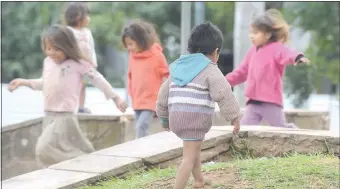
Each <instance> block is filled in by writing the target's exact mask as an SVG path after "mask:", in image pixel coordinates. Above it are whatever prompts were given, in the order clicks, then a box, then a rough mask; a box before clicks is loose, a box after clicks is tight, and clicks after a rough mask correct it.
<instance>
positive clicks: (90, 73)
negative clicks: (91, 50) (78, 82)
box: [80, 62, 127, 112]
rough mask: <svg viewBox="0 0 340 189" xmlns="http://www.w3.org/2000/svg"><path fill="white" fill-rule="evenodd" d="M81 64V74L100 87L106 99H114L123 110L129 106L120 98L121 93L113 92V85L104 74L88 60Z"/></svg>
mask: <svg viewBox="0 0 340 189" xmlns="http://www.w3.org/2000/svg"><path fill="white" fill-rule="evenodd" d="M81 64H82V65H80V66H81V74H82V75H83V76H84V77H85V78H86V79H87V80H88V81H89V83H91V84H92V85H93V86H95V87H97V88H98V89H100V90H101V91H102V92H103V93H104V94H105V97H106V99H112V100H113V101H114V102H115V104H116V106H117V108H118V109H119V110H120V111H121V112H125V110H126V108H127V104H126V102H125V101H124V100H123V99H122V98H120V97H119V95H117V94H116V93H115V92H113V88H112V86H111V85H110V83H109V82H108V81H107V80H106V79H105V78H104V77H103V75H102V74H100V73H99V72H98V71H97V70H95V69H94V68H93V67H92V66H90V65H89V64H88V63H87V62H85V63H84V62H82V63H81Z"/></svg>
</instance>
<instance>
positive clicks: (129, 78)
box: [128, 66, 133, 97]
mask: <svg viewBox="0 0 340 189" xmlns="http://www.w3.org/2000/svg"><path fill="white" fill-rule="evenodd" d="M131 82H132V73H131V67H130V66H129V68H128V92H129V94H130V96H131V97H132V96H133V95H132V83H131Z"/></svg>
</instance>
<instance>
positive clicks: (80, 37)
mask: <svg viewBox="0 0 340 189" xmlns="http://www.w3.org/2000/svg"><path fill="white" fill-rule="evenodd" d="M89 13H90V11H89V8H88V6H87V4H86V3H84V2H71V3H69V4H68V6H67V8H66V11H65V15H64V17H65V21H66V24H67V26H68V28H69V29H71V31H72V32H73V34H74V36H75V38H76V40H77V42H78V45H79V47H80V50H81V52H82V53H83V56H84V57H86V58H87V60H89V61H90V63H91V64H92V66H93V67H94V68H97V67H98V64H97V56H96V51H95V48H94V40H93V36H92V33H91V30H90V29H88V28H87V26H88V25H89V23H90V15H89ZM85 88H86V82H85V80H84V81H83V84H82V86H81V90H80V98H79V110H78V112H79V113H91V111H90V109H88V108H85V107H84V104H85V96H86V94H85V92H86V89H85Z"/></svg>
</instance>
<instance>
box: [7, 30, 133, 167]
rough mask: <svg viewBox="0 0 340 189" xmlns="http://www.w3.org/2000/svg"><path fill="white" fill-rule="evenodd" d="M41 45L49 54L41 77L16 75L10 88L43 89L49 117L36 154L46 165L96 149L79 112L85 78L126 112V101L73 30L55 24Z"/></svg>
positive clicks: (46, 111) (44, 123)
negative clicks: (86, 55)
mask: <svg viewBox="0 0 340 189" xmlns="http://www.w3.org/2000/svg"><path fill="white" fill-rule="evenodd" d="M41 46H42V49H43V51H44V53H45V54H46V56H47V57H46V58H45V59H44V63H43V73H42V77H41V78H40V79H21V78H19V79H14V80H13V81H11V82H10V83H9V85H8V90H9V91H11V92H12V91H14V90H16V89H17V88H18V87H20V86H26V87H29V88H31V89H33V90H42V92H43V96H44V110H45V117H44V120H43V131H42V134H41V136H40V137H39V139H38V141H37V145H36V157H37V160H38V162H40V163H42V164H43V166H49V165H51V164H55V163H58V162H60V161H64V160H67V159H71V158H74V157H77V156H80V155H83V154H86V153H90V152H93V151H94V148H93V146H92V144H91V142H90V141H89V140H88V139H87V138H86V137H85V136H84V134H83V133H82V132H81V130H80V127H79V123H78V119H77V116H76V115H75V112H76V111H77V108H78V102H79V94H80V89H81V85H82V79H83V78H84V77H87V78H88V79H89V81H90V82H91V83H92V84H93V85H94V86H96V87H97V88H99V89H100V90H101V91H102V92H103V93H104V94H105V96H106V98H107V99H112V100H113V101H114V102H115V104H116V105H117V107H118V109H119V110H120V111H122V112H124V111H125V109H126V107H127V105H126V103H125V102H124V101H123V100H122V99H121V98H120V97H119V96H118V95H117V94H115V93H114V92H113V91H112V87H111V85H110V84H109V83H108V82H107V81H106V79H105V78H104V77H103V76H102V75H101V74H100V73H99V72H97V71H96V70H95V69H94V68H93V66H92V65H91V63H90V62H89V61H87V60H86V58H83V56H82V53H81V51H80V49H79V47H78V45H77V42H76V39H75V37H74V35H73V33H72V31H71V30H69V29H68V28H67V27H66V26H61V25H54V26H51V27H49V28H48V29H47V30H46V31H45V32H44V33H43V35H42V38H41Z"/></svg>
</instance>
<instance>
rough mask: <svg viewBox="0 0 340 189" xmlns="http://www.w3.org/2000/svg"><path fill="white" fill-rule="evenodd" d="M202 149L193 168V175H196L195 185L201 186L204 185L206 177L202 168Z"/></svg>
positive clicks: (196, 186)
mask: <svg viewBox="0 0 340 189" xmlns="http://www.w3.org/2000/svg"><path fill="white" fill-rule="evenodd" d="M201 165H202V163H201V150H200V151H199V154H198V156H197V157H196V160H195V164H194V167H193V169H192V175H193V176H194V187H195V188H201V187H203V186H204V178H203V174H202V170H201Z"/></svg>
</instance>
